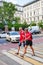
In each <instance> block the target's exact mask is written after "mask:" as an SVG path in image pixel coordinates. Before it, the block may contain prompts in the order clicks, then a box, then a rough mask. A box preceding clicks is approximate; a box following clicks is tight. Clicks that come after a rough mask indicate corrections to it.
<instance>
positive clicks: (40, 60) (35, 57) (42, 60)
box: [12, 49, 43, 63]
mask: <svg viewBox="0 0 43 65" xmlns="http://www.w3.org/2000/svg"><path fill="white" fill-rule="evenodd" d="M12 50H14V51H15V52H17V49H12ZM20 53H21V54H23V52H22V51H20ZM25 55H26V56H28V57H30V58H32V59H35V60H37V61H39V62H42V63H43V58H39V57H37V56H32V55H30V54H25Z"/></svg>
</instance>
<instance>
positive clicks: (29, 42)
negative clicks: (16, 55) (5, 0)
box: [21, 28, 35, 57]
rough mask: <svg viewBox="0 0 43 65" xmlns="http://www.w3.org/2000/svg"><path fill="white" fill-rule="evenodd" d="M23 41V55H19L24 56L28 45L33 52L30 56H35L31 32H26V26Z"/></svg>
mask: <svg viewBox="0 0 43 65" xmlns="http://www.w3.org/2000/svg"><path fill="white" fill-rule="evenodd" d="M25 42H26V43H25V47H24V53H23V55H21V57H24V54H25V53H26V51H27V48H28V45H29V46H30V48H31V49H32V52H33V54H32V56H35V53H34V49H33V47H32V34H31V33H30V32H28V29H27V28H26V29H25Z"/></svg>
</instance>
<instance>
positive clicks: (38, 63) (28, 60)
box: [2, 47, 43, 65]
mask: <svg viewBox="0 0 43 65" xmlns="http://www.w3.org/2000/svg"><path fill="white" fill-rule="evenodd" d="M39 48H40V47H39ZM41 49H42V50H43V48H41ZM16 52H17V49H15V48H11V49H10V50H8V51H5V50H4V51H2V53H3V54H5V55H7V56H8V57H10V58H11V59H13V60H15V61H16V62H18V63H19V64H21V65H26V64H27V65H43V52H42V51H41V50H39V51H38V48H37V47H35V56H32V52H31V49H30V48H29V47H28V49H27V53H26V54H25V56H24V58H21V56H20V55H21V54H23V48H21V50H20V54H19V55H15V53H16Z"/></svg>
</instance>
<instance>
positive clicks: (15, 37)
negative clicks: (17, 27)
mask: <svg viewBox="0 0 43 65" xmlns="http://www.w3.org/2000/svg"><path fill="white" fill-rule="evenodd" d="M19 38H20V35H19V33H18V32H15V31H12V32H9V33H7V35H6V40H8V41H11V42H19Z"/></svg>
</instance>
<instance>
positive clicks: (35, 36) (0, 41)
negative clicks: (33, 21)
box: [0, 35, 43, 44]
mask: <svg viewBox="0 0 43 65" xmlns="http://www.w3.org/2000/svg"><path fill="white" fill-rule="evenodd" d="M39 37H40V38H41V37H43V36H37V35H33V39H35V38H37V39H38V38H39ZM8 43H9V42H8V41H6V38H0V44H8Z"/></svg>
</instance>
